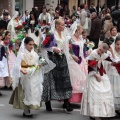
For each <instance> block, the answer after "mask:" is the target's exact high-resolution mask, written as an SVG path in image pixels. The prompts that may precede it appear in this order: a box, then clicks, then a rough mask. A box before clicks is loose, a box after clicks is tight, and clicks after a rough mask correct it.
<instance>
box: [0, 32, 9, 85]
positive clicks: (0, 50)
mask: <svg viewBox="0 0 120 120" xmlns="http://www.w3.org/2000/svg"><path fill="white" fill-rule="evenodd" d="M6 54H8V51H7V49H5V47H4V44H3V41H2V33H0V78H1V79H2V80H4V78H5V81H6V78H7V77H8V76H9V74H8V63H7V58H6ZM2 80H1V82H0V84H1V83H2ZM5 83H6V85H7V86H8V85H9V81H6V82H5ZM5 83H2V84H3V85H0V86H2V87H3V86H4V85H5Z"/></svg>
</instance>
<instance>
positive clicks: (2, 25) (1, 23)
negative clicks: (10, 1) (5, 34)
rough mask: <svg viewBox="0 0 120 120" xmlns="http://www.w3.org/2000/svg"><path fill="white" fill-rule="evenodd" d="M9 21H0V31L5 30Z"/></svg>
mask: <svg viewBox="0 0 120 120" xmlns="http://www.w3.org/2000/svg"><path fill="white" fill-rule="evenodd" d="M9 21H10V20H8V21H5V20H0V29H5V30H7V26H8V23H9Z"/></svg>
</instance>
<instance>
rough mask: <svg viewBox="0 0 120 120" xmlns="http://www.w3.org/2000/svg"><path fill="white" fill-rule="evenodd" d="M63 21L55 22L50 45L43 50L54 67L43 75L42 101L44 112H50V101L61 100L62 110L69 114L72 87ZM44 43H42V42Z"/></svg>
mask: <svg viewBox="0 0 120 120" xmlns="http://www.w3.org/2000/svg"><path fill="white" fill-rule="evenodd" d="M64 28H65V27H64V21H63V20H62V19H57V20H55V28H54V32H53V34H51V36H50V41H51V42H50V45H48V46H49V47H48V48H45V49H46V50H47V51H48V57H49V59H50V60H51V61H52V62H53V63H55V64H56V67H55V68H54V69H53V70H51V71H50V72H48V73H47V74H45V75H44V83H43V95H42V100H43V101H44V102H45V105H46V110H47V111H52V108H51V100H60V101H61V100H63V101H64V104H63V108H64V109H65V110H67V111H68V112H71V111H72V110H73V109H72V108H71V106H70V104H69V101H68V99H69V98H71V97H72V86H71V82H70V76H69V70H68V64H67V59H66V58H68V56H69V50H66V49H67V48H68V44H67V45H66V43H67V40H66V36H65V35H64ZM43 42H44V41H43Z"/></svg>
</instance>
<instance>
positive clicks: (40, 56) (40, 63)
mask: <svg viewBox="0 0 120 120" xmlns="http://www.w3.org/2000/svg"><path fill="white" fill-rule="evenodd" d="M38 55H39V61H38V64H39V65H42V66H44V65H47V64H48V63H47V61H46V60H45V59H44V58H43V57H42V55H41V54H38Z"/></svg>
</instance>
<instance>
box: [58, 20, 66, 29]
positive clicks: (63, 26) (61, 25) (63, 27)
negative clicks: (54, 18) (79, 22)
mask: <svg viewBox="0 0 120 120" xmlns="http://www.w3.org/2000/svg"><path fill="white" fill-rule="evenodd" d="M64 29H65V23H64V21H61V22H60V24H59V25H58V30H59V31H63V30H64Z"/></svg>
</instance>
